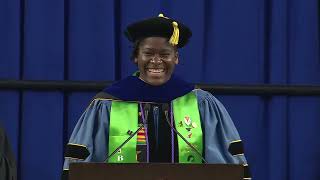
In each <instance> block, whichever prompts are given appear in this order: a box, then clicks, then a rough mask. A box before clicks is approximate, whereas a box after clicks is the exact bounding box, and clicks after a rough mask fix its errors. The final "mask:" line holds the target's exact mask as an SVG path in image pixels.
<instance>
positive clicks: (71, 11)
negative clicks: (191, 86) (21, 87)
mask: <svg viewBox="0 0 320 180" xmlns="http://www.w3.org/2000/svg"><path fill="white" fill-rule="evenodd" d="M160 12H162V13H164V14H165V16H168V17H173V18H176V19H178V20H180V21H181V22H184V24H186V25H188V26H190V28H191V29H192V31H193V37H192V38H191V40H190V43H189V45H187V46H186V47H185V48H183V49H181V50H180V52H179V56H180V58H179V60H180V64H179V65H178V66H177V69H176V71H177V74H178V75H180V76H182V77H184V78H185V79H186V80H188V81H190V82H194V83H210V84H281V85H296V84H304V85H319V84H320V59H319V48H320V47H319V44H320V43H319V22H320V21H319V1H316V0H291V1H288V0H242V1H238V0H230V1H225V0H203V1H183V0H175V1H170V0H152V1H150V0H139V1H132V0H122V1H119V0H96V1H92V0H41V1H40V0H0V79H16V80H94V81H98V80H119V79H121V78H124V77H126V76H127V75H130V74H132V73H133V72H134V71H135V70H136V67H135V65H134V64H133V63H132V62H131V60H130V53H131V50H132V45H131V44H130V43H129V42H128V40H127V39H125V37H124V36H123V31H124V28H125V27H126V25H127V24H128V23H131V22H134V21H136V20H139V19H142V18H147V17H151V16H157V15H158V14H159V13H160ZM94 94H95V92H83V93H80V92H70V93H64V92H62V91H46V92H38V91H23V92H19V91H17V90H11V91H4V90H0V121H1V123H2V124H3V125H4V127H5V129H6V131H7V133H8V136H9V139H10V141H11V144H12V147H13V150H14V153H15V156H16V158H17V162H18V176H19V178H20V179H21V180H35V179H47V180H55V179H59V176H60V173H61V170H62V163H63V151H64V145H65V143H66V141H67V139H68V137H69V136H70V134H71V131H72V129H73V128H74V126H75V123H76V122H77V120H78V118H79V117H80V115H81V113H82V112H83V111H84V109H85V108H86V106H87V105H88V103H89V100H90V99H91V97H92V96H93V95H94ZM217 97H218V99H219V100H220V101H221V102H222V103H223V104H224V105H225V106H226V108H227V109H228V111H229V113H230V115H231V117H232V118H233V121H234V123H235V125H236V126H237V128H238V130H239V133H240V135H241V137H242V140H243V142H244V146H245V150H246V156H247V160H248V163H249V165H250V167H251V171H252V175H253V178H254V179H258V180H268V179H273V180H300V179H308V180H317V179H320V171H319V165H318V162H319V160H320V141H319V140H317V136H318V129H319V127H320V120H319V117H320V97H304V96H299V97H295V96H235V95H234V96H230V95H229V96H221V95H219V96H217Z"/></svg>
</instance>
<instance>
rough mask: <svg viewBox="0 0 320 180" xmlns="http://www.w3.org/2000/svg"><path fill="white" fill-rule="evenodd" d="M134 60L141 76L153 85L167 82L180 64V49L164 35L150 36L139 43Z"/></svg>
mask: <svg viewBox="0 0 320 180" xmlns="http://www.w3.org/2000/svg"><path fill="white" fill-rule="evenodd" d="M134 62H135V63H136V64H137V65H138V68H139V72H140V75H139V78H140V79H141V80H143V81H144V82H146V83H148V84H151V85H153V86H159V85H162V84H164V83H166V82H167V81H168V80H169V79H170V78H171V75H172V73H173V71H174V67H175V65H176V64H178V62H179V59H178V51H177V49H176V48H175V47H174V46H173V45H171V44H170V43H169V42H168V39H167V38H164V37H148V38H145V39H143V40H141V42H140V43H139V47H138V54H137V56H136V57H134Z"/></svg>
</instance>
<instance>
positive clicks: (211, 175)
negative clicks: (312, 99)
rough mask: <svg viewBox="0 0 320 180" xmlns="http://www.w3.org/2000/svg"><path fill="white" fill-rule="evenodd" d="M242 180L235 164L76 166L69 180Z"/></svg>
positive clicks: (241, 174) (83, 164)
mask: <svg viewBox="0 0 320 180" xmlns="http://www.w3.org/2000/svg"><path fill="white" fill-rule="evenodd" d="M89 179H90V180H106V179H108V180H129V179H139V180H178V179H183V180H189V179H190V180H200V179H201V180H209V179H210V180H215V179H217V180H242V179H243V166H242V165H235V164H166V163H139V164H134V163H129V164H111V163H109V164H107V163H72V164H70V171H69V180H89Z"/></svg>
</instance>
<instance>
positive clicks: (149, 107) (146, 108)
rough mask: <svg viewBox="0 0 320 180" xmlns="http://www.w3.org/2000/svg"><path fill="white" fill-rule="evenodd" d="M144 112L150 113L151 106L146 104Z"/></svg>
mask: <svg viewBox="0 0 320 180" xmlns="http://www.w3.org/2000/svg"><path fill="white" fill-rule="evenodd" d="M143 108H144V110H145V111H150V109H151V106H150V104H149V103H146V104H144V107H143Z"/></svg>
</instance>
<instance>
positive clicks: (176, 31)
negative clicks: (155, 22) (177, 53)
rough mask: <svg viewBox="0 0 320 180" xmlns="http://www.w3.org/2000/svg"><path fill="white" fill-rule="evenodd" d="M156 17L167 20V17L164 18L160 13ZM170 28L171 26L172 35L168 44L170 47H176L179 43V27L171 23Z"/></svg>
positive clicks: (175, 23)
mask: <svg viewBox="0 0 320 180" xmlns="http://www.w3.org/2000/svg"><path fill="white" fill-rule="evenodd" d="M158 17H161V18H165V19H169V18H168V17H165V16H164V15H163V14H162V13H160V14H159V15H158ZM172 26H173V33H172V35H171V38H170V40H169V43H170V44H171V45H173V46H176V45H177V44H178V43H179V27H178V23H177V22H175V21H173V22H172Z"/></svg>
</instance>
